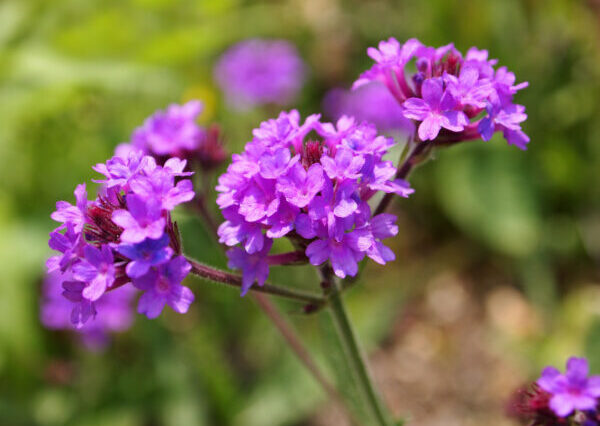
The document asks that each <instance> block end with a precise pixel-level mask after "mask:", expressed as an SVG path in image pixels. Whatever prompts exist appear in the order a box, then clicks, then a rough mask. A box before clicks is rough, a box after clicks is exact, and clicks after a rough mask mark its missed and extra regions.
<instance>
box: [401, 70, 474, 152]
mask: <svg viewBox="0 0 600 426" xmlns="http://www.w3.org/2000/svg"><path fill="white" fill-rule="evenodd" d="M421 93H422V96H423V98H410V99H407V100H406V101H405V102H404V104H402V106H403V107H404V116H405V117H406V118H410V119H413V120H418V121H421V124H420V125H419V138H421V140H433V139H435V138H436V137H437V135H438V134H439V132H440V130H441V129H442V128H444V129H448V130H451V131H453V132H460V131H462V130H463V129H464V128H465V126H466V125H468V124H469V122H468V119H467V116H466V115H465V113H464V112H462V111H456V110H455V109H454V108H455V106H456V105H457V100H456V98H455V97H454V96H453V95H452V93H451V92H450V91H448V90H444V85H443V82H442V79H440V78H430V79H427V80H425V81H424V82H423V85H422V87H421Z"/></svg>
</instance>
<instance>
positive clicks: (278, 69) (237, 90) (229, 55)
mask: <svg viewBox="0 0 600 426" xmlns="http://www.w3.org/2000/svg"><path fill="white" fill-rule="evenodd" d="M305 74H306V66H305V65H304V62H303V61H302V59H301V58H300V56H299V55H298V51H297V50H296V48H295V47H294V46H293V45H292V44H291V43H289V42H287V41H285V40H261V39H250V40H245V41H242V42H240V43H238V44H236V45H234V46H232V47H231V48H229V50H227V51H226V52H225V53H224V54H223V56H222V57H221V59H220V60H219V62H218V63H217V65H216V67H215V70H214V76H215V80H216V81H217V83H218V85H219V86H220V87H221V90H223V92H224V93H225V96H226V99H227V101H228V103H229V104H230V105H231V106H233V107H234V108H236V109H247V108H250V107H253V106H256V105H264V104H276V105H287V104H288V103H290V102H291V101H293V100H294V99H295V98H296V96H297V94H298V92H299V91H300V89H301V88H302V85H303V83H304V78H305Z"/></svg>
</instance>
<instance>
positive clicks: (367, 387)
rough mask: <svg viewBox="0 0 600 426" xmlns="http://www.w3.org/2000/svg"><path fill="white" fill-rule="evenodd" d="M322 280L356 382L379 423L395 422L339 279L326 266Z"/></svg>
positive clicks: (382, 425)
mask: <svg viewBox="0 0 600 426" xmlns="http://www.w3.org/2000/svg"><path fill="white" fill-rule="evenodd" d="M321 277H322V278H323V283H324V284H326V286H327V288H326V291H328V292H329V305H328V306H329V311H330V312H331V317H332V319H333V323H334V325H335V330H336V331H337V334H338V338H339V339H340V342H341V344H342V347H343V351H344V355H345V356H346V359H347V361H348V364H349V366H350V369H351V371H352V373H353V375H354V378H355V381H356V383H357V384H358V386H359V388H360V389H359V390H360V393H361V396H362V397H363V399H364V401H365V403H366V404H367V406H368V407H369V408H370V410H371V412H372V414H373V416H374V418H375V419H376V421H377V423H376V424H377V425H380V426H389V425H391V424H392V421H391V420H390V415H389V414H388V412H387V409H386V408H385V407H384V405H383V402H382V401H381V398H380V396H379V394H378V393H377V391H376V390H375V385H374V384H373V380H372V379H371V377H370V375H369V371H368V370H367V363H366V361H365V357H364V356H363V354H362V351H361V350H360V347H359V345H358V340H357V338H356V333H355V332H354V329H353V327H352V323H351V322H350V318H349V317H348V313H347V311H346V306H345V305H344V300H343V298H342V293H341V292H342V288H341V285H340V283H339V282H338V280H336V279H335V278H333V277H332V274H331V271H327V270H326V269H325V268H323V269H322V270H321Z"/></svg>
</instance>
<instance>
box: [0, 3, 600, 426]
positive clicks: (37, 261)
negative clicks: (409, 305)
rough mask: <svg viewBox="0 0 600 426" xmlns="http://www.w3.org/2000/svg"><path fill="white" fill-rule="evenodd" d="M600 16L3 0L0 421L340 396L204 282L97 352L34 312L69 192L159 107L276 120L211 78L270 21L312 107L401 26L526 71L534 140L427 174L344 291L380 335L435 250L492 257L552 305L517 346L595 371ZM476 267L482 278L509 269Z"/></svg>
mask: <svg viewBox="0 0 600 426" xmlns="http://www.w3.org/2000/svg"><path fill="white" fill-rule="evenodd" d="M599 19H600V9H598V4H597V2H595V1H593V0H589V1H588V2H585V1H574V0H544V1H540V0H523V1H518V0H506V1H502V2H499V1H495V0H485V1H478V2H462V1H459V0H456V1H448V0H432V1H417V0H406V1H400V0H398V1H392V0H390V1H383V0H373V1H363V0H286V1H267V0H265V1H242V0H218V1H217V0H182V1H177V2H172V1H169V0H118V1H117V0H85V1H84V0H55V1H52V2H49V1H44V0H3V1H2V2H0V264H1V267H0V424H2V425H30V424H34V425H63V424H69V425H123V426H125V425H163V424H164V425H229V424H231V425H243V426H252V425H257V426H259V425H260V426H269V425H284V424H285V425H294V424H296V425H299V424H304V423H302V422H303V419H306V418H308V417H310V415H311V413H313V412H314V411H315V410H316V408H317V407H318V405H319V404H320V403H323V401H324V400H325V397H324V395H323V393H322V392H321V390H320V389H319V388H318V387H317V385H316V384H315V383H314V382H313V380H312V379H311V377H310V376H308V375H307V374H306V373H305V372H304V370H303V369H302V367H301V366H300V365H299V364H298V363H297V361H296V360H295V358H294V357H293V355H292V354H291V353H290V352H289V351H288V350H282V349H281V347H282V342H281V340H280V338H279V336H278V335H277V333H276V332H275V331H274V330H273V328H272V326H271V325H270V324H269V323H268V321H267V320H266V319H265V318H264V317H263V316H262V315H261V314H260V313H259V311H258V310H257V309H256V307H255V306H254V305H253V304H252V303H251V301H249V300H240V299H239V297H238V296H237V294H236V293H235V292H229V291H225V290H221V289H220V288H213V287H211V286H209V285H207V284H204V283H201V282H194V283H192V284H191V285H192V287H193V288H194V290H195V293H196V296H197V302H196V303H195V304H194V306H193V309H192V311H191V312H190V314H188V315H185V316H178V315H176V314H173V313H172V312H168V313H166V315H164V316H163V318H161V319H159V320H156V321H148V320H146V319H144V318H141V317H140V318H138V320H137V321H136V325H135V326H134V328H133V329H132V330H131V331H130V332H128V333H125V334H123V335H119V336H117V337H116V339H115V341H114V343H113V345H112V346H111V347H110V348H109V349H108V350H107V351H106V352H103V353H98V354H93V353H88V352H86V351H85V350H84V349H82V348H80V347H79V346H78V344H77V343H76V342H74V341H73V340H72V339H71V338H70V337H69V335H67V334H63V333H56V332H48V331H45V330H43V329H42V327H41V326H40V325H39V323H38V319H37V309H38V307H37V298H38V293H39V282H40V279H41V276H42V273H43V266H42V265H43V261H44V258H45V257H46V256H47V255H48V253H49V250H48V249H47V247H46V239H47V233H48V231H49V230H50V229H51V228H52V226H53V224H52V223H51V221H50V219H49V213H50V212H51V211H52V210H53V206H54V203H55V201H56V200H57V199H68V200H70V199H71V198H72V191H73V188H74V187H75V185H76V184H77V183H79V182H83V181H87V182H89V180H90V178H91V177H92V176H93V172H92V170H91V168H90V166H91V165H93V164H95V163H97V162H102V161H104V160H105V159H106V158H107V157H109V156H110V153H111V152H112V150H113V148H114V146H115V145H116V144H117V143H120V142H122V141H125V140H127V139H128V138H129V136H130V134H131V132H132V130H133V129H134V127H135V126H137V125H139V124H140V123H141V122H142V121H143V119H144V118H145V117H146V116H147V115H149V114H150V113H152V112H153V111H154V110H155V109H157V108H162V107H164V106H165V105H166V104H168V103H170V102H180V101H183V100H187V99H190V98H195V97H197V98H200V99H202V100H203V101H204V102H205V103H206V110H205V112H204V114H203V116H202V121H203V122H205V123H208V122H212V121H217V122H219V123H221V124H222V126H223V128H224V129H225V134H226V137H227V142H228V146H229V148H230V149H231V150H232V151H236V150H239V149H240V148H241V147H242V146H243V143H244V142H245V141H246V140H248V139H249V137H250V131H251V129H252V128H253V127H254V126H256V125H257V124H258V123H259V121H260V120H262V119H265V118H267V117H269V116H271V115H273V114H275V113H276V111H274V110H257V111H250V112H248V113H244V114H240V113H234V112H231V111H229V110H228V109H227V108H226V106H225V105H224V104H223V102H222V99H221V97H220V94H219V93H218V91H217V90H216V89H215V86H214V84H213V79H212V69H211V67H212V64H214V62H215V60H216V58H217V57H218V55H219V54H220V53H221V52H222V51H223V50H224V49H225V48H226V47H227V46H228V45H230V44H231V43H233V42H235V41H238V40H241V39H244V38H247V37H255V36H261V37H281V38H288V39H290V40H292V41H294V42H295V43H296V44H297V45H298V47H299V49H300V51H301V52H302V54H303V56H304V58H305V59H306V61H307V62H308V64H309V66H310V69H311V76H310V81H309V82H308V84H307V86H306V88H305V90H304V91H303V94H302V98H301V99H300V100H299V101H298V103H297V105H296V106H297V107H298V108H299V109H300V110H301V112H302V113H303V114H307V113H312V112H317V111H318V110H319V109H320V102H321V99H322V96H323V94H324V93H325V91H326V90H327V89H329V88H331V87H334V86H340V85H342V86H348V85H349V84H350V82H351V81H352V80H353V79H354V78H355V77H356V76H357V75H358V73H359V72H361V71H362V70H364V69H365V68H367V67H368V66H369V59H368V57H367V56H366V55H365V49H366V47H368V46H372V45H375V44H376V43H377V42H378V41H379V40H380V39H383V38H387V37H390V36H394V37H397V38H398V39H399V40H403V39H406V38H410V37H418V38H419V39H421V40H422V41H423V42H425V43H428V44H433V45H441V44H445V43H448V42H451V41H453V42H455V43H456V45H457V46H458V47H459V48H460V49H462V50H464V49H466V48H468V47H470V46H472V45H476V46H478V47H480V48H487V49H489V50H490V52H491V55H492V57H495V58H499V59H500V64H502V65H507V66H508V67H509V68H510V69H511V70H513V71H514V72H515V73H516V75H517V77H518V79H519V81H523V80H526V81H529V82H530V87H529V88H528V89H526V90H524V91H522V92H520V94H519V95H518V99H517V101H518V102H519V103H521V104H524V105H526V106H527V110H528V113H529V119H528V121H527V122H526V123H525V126H524V128H525V130H526V132H527V133H528V134H529V135H530V136H531V140H532V142H531V144H530V149H529V150H528V151H527V152H520V151H518V150H517V149H516V148H514V147H508V146H506V145H505V143H504V142H503V141H502V140H500V138H498V139H497V140H496V139H495V140H493V141H491V142H490V143H487V144H486V143H483V142H474V143H468V144H465V145H464V146H459V147H456V148H452V149H451V150H447V151H440V152H438V153H437V154H436V158H435V161H432V162H429V163H428V164H427V165H425V166H423V167H421V168H420V169H419V170H418V172H417V173H416V174H415V175H414V178H413V179H412V182H413V186H414V187H415V188H416V190H417V191H416V193H415V194H414V196H412V197H411V198H410V199H409V200H403V201H402V202H401V203H400V202H398V203H397V205H396V207H397V208H398V210H399V212H400V213H401V223H402V224H404V225H405V227H404V228H403V229H402V230H401V234H403V235H401V236H400V237H399V242H396V243H395V244H396V247H395V248H396V249H397V253H399V255H398V258H399V259H398V260H397V261H396V262H395V263H393V264H391V265H389V266H387V267H386V268H379V267H376V266H373V265H369V267H368V268H367V271H366V273H365V275H364V276H365V277H367V278H366V279H363V281H364V282H362V284H361V285H359V286H357V288H356V289H354V290H353V291H352V292H351V293H350V294H349V299H350V300H349V302H350V308H351V314H352V316H353V317H354V318H355V319H356V320H357V323H358V328H359V333H360V334H361V337H363V338H364V340H365V341H366V343H367V346H368V347H370V348H372V347H373V346H374V345H375V344H377V342H379V341H381V339H382V338H384V337H385V336H386V335H387V334H386V333H387V331H388V329H389V327H390V324H391V322H392V321H393V319H394V318H395V315H397V313H398V312H400V311H401V309H402V306H403V301H404V300H405V299H406V297H407V295H408V294H415V293H419V291H421V290H420V286H419V284H420V283H419V280H420V279H425V278H426V277H427V276H429V272H430V269H431V268H432V265H431V264H428V263H427V261H426V260H425V259H426V256H429V255H430V254H431V253H432V252H436V250H447V252H448V253H451V254H448V255H445V256H432V257H435V258H436V259H440V258H441V259H442V260H441V261H439V262H438V264H436V265H434V269H435V268H437V269H444V268H457V269H460V268H463V269H464V271H469V270H475V269H476V268H478V267H481V266H482V265H484V266H487V267H489V268H492V269H493V270H495V271H498V274H497V275H498V276H499V277H500V278H498V280H500V281H503V282H509V283H511V284H513V285H515V286H519V287H522V289H523V291H524V292H525V293H526V294H527V295H528V297H529V298H530V300H531V301H532V302H534V303H535V304H536V306H539V307H540V309H542V311H543V312H545V316H544V318H545V326H544V332H543V333H542V334H541V335H539V336H537V337H536V338H535V339H533V340H532V341H527V342H519V341H517V342H511V343H505V344H506V345H507V346H506V347H507V348H510V349H511V350H512V351H513V353H512V354H511V357H513V358H517V359H520V361H518V362H520V363H521V364H523V365H526V366H527V368H529V369H530V370H529V371H531V372H532V374H535V371H536V369H537V368H539V366H540V363H542V362H548V361H549V360H553V361H556V362H557V363H558V364H560V363H562V360H563V359H564V357H565V356H567V355H569V354H571V353H585V352H584V351H586V352H587V354H588V355H589V356H590V357H592V363H593V365H594V366H595V369H596V372H599V371H600V370H599V369H600V361H598V360H600V345H599V344H598V339H600V331H599V330H600V325H599V319H598V316H597V312H598V309H597V306H596V308H589V309H582V308H581V306H582V303H585V295H586V293H585V292H583V293H580V292H578V290H577V289H578V288H580V287H581V286H582V285H583V284H588V283H590V282H592V281H593V280H594V279H595V280H596V281H598V274H597V262H598V260H599V259H600V243H598V241H600V209H599V207H600V196H599V195H600V185H599V183H600V143H599V141H598V139H599V138H600V120H599V119H598V118H599V117H600V102H598V96H599V95H600V78H599V77H600V27H599V26H598V20H599ZM179 220H180V221H181V224H182V228H183V229H184V231H185V234H184V235H185V241H184V242H185V246H186V248H187V250H188V251H189V252H190V253H191V254H193V255H194V256H196V257H197V258H198V259H200V260H203V261H206V262H212V263H214V264H217V265H220V266H224V258H223V256H222V255H221V254H219V249H218V248H217V247H216V246H215V244H214V243H213V242H211V239H210V238H209V237H208V235H207V233H206V232H205V231H204V230H203V229H202V227H201V224H200V223H199V222H197V220H196V219H195V218H192V217H189V216H186V214H185V213H182V214H181V217H180V218H179ZM415 230H417V231H415ZM414 248H419V249H421V250H422V256H423V260H422V261H420V262H418V261H417V262H415V261H414V259H415V253H414V252H413V251H412V249H414ZM456 250H461V252H458V253H457V252H456ZM443 253H446V252H443ZM417 257H418V256H417ZM406 258H410V259H412V260H411V262H415V263H414V264H412V265H408V264H407V263H408V262H407V261H406V260H403V259H406ZM444 259H446V260H445V262H446V263H444ZM457 259H460V262H458V263H456V261H457ZM295 271H297V273H295V274H289V273H288V272H286V271H280V270H277V269H275V270H274V271H273V273H272V277H273V281H274V282H278V283H282V284H286V285H287V284H290V285H294V284H295V285H304V286H307V287H315V286H316V283H315V281H316V280H315V278H314V277H313V275H312V273H311V271H310V270H308V269H302V268H300V269H297V270H295ZM428 271H429V272H428ZM478 278H479V279H481V281H482V282H481V290H482V291H484V289H485V288H486V287H487V286H490V285H493V283H494V282H496V281H497V280H496V279H495V278H494V277H490V276H488V275H484V276H479V277H478ZM596 284H597V283H596ZM281 307H282V309H283V310H284V311H291V312H294V309H297V308H296V307H295V306H292V305H281ZM590 312H592V313H590ZM593 312H596V315H595V314H593ZM292 320H293V322H294V323H295V325H297V326H298V327H299V329H300V330H301V332H302V334H303V335H304V336H305V337H306V338H307V342H308V345H309V346H310V347H311V349H312V350H313V351H314V352H315V353H316V354H317V359H318V360H319V362H320V363H321V364H323V365H325V364H326V363H325V360H326V358H328V357H330V356H331V353H333V350H329V349H331V348H332V346H331V345H333V344H334V343H333V342H332V341H331V338H330V336H329V334H328V333H327V331H326V330H327V324H324V323H323V321H324V320H323V318H320V317H319V316H317V317H309V318H304V317H303V316H302V315H292ZM528 357H529V361H528ZM334 362H335V360H334ZM331 376H332V377H333V375H331Z"/></svg>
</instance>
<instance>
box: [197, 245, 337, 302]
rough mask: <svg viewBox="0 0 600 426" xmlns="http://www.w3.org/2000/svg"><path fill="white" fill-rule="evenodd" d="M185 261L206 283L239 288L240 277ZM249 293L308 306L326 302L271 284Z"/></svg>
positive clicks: (314, 296) (240, 283)
mask: <svg viewBox="0 0 600 426" xmlns="http://www.w3.org/2000/svg"><path fill="white" fill-rule="evenodd" d="M186 259H187V261H188V262H190V264H191V265H192V271H191V272H192V274H194V275H197V276H199V277H202V278H204V279H206V280H208V281H212V282H215V283H219V284H224V285H227V286H230V287H236V288H241V287H242V277H241V276H240V275H236V274H232V273H229V272H225V271H222V270H220V269H216V268H213V267H212V266H208V265H205V264H203V263H200V262H198V261H196V260H194V259H190V258H189V257H186ZM250 291H253V292H258V293H267V294H270V295H272V296H279V297H282V298H286V299H289V300H293V301H296V302H302V303H305V304H309V305H316V306H321V305H322V304H324V303H326V302H327V300H326V299H325V298H324V297H322V296H319V295H316V294H312V293H309V292H306V291H301V290H296V289H293V288H289V287H280V286H276V285H273V284H268V283H265V284H263V285H262V286H252V287H250Z"/></svg>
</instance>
